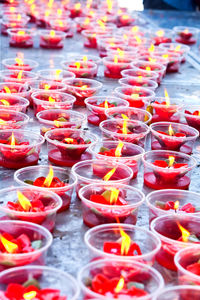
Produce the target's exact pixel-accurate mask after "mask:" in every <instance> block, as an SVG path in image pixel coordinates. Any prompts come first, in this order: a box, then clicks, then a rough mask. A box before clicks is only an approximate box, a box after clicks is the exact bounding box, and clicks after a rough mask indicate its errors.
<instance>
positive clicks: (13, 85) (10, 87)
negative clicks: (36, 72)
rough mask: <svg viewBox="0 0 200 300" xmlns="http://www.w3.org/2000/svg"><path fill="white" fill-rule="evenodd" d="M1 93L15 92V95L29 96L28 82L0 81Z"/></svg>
mask: <svg viewBox="0 0 200 300" xmlns="http://www.w3.org/2000/svg"><path fill="white" fill-rule="evenodd" d="M0 93H4V94H5V93H7V94H13V96H20V97H23V98H27V97H28V87H27V85H26V84H23V83H17V82H0Z"/></svg>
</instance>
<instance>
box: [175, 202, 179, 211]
mask: <svg viewBox="0 0 200 300" xmlns="http://www.w3.org/2000/svg"><path fill="white" fill-rule="evenodd" d="M178 208H179V201H176V202H175V203H174V209H175V210H177V209H178Z"/></svg>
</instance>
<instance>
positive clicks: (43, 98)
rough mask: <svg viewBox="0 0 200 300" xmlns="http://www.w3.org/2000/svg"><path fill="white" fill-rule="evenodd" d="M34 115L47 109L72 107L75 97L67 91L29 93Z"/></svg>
mask: <svg viewBox="0 0 200 300" xmlns="http://www.w3.org/2000/svg"><path fill="white" fill-rule="evenodd" d="M31 97H32V99H33V108H34V113H35V115H36V114H37V113H39V112H40V111H43V110H47V109H55V108H59V109H66V110H67V109H72V107H73V104H74V102H75V101H76V100H75V97H74V96H72V95H69V94H67V93H62V92H56V91H51V90H47V91H46V90H42V91H38V92H34V93H32V95H31Z"/></svg>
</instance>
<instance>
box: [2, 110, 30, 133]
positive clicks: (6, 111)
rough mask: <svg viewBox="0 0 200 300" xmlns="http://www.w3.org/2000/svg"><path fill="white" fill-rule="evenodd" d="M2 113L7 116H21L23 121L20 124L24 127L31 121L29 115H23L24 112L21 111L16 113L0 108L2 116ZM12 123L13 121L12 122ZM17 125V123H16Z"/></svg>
mask: <svg viewBox="0 0 200 300" xmlns="http://www.w3.org/2000/svg"><path fill="white" fill-rule="evenodd" d="M1 113H6V114H9V113H10V114H14V115H16V116H21V117H22V118H23V120H21V121H18V122H20V124H22V126H23V125H24V124H27V123H28V122H29V121H30V117H29V116H28V115H27V114H25V113H23V112H21V111H16V110H12V109H3V108H0V115H1ZM11 121H12V120H11ZM11 124H13V122H12V123H11ZM14 124H15V123H14ZM5 130H7V129H5Z"/></svg>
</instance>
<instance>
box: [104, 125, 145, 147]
mask: <svg viewBox="0 0 200 300" xmlns="http://www.w3.org/2000/svg"><path fill="white" fill-rule="evenodd" d="M124 122H126V128H127V132H128V131H129V133H127V134H126V133H123V126H124ZM99 128H100V130H101V133H102V137H103V140H114V141H116V140H117V141H122V142H128V143H132V144H136V145H138V146H140V147H143V148H144V147H145V144H146V138H147V135H148V133H149V127H148V126H147V125H146V124H144V123H142V122H140V121H133V120H125V121H124V120H123V119H109V120H106V121H103V122H101V123H100V125H99ZM119 130H120V133H119Z"/></svg>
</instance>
